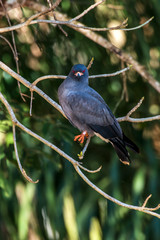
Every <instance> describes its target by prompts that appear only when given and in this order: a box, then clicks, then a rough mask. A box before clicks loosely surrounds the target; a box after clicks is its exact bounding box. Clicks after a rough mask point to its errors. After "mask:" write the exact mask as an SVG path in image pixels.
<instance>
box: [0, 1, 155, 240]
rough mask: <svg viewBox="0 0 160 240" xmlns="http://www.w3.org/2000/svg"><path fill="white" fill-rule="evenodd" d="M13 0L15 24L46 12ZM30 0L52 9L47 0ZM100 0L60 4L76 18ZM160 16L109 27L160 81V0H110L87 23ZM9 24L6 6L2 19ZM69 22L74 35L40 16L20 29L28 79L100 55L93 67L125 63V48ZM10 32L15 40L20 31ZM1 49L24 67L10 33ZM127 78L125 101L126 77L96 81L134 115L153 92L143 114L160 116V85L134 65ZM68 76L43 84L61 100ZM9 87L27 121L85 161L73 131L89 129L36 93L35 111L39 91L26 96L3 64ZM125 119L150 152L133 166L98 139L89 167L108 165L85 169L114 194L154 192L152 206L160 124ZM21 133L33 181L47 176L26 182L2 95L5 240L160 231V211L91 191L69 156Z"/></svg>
mask: <svg viewBox="0 0 160 240" xmlns="http://www.w3.org/2000/svg"><path fill="white" fill-rule="evenodd" d="M27 1H28V0H27ZM27 1H23V2H27ZM10 2H11V1H4V3H5V4H6V6H8V9H9V8H11V9H10V11H9V12H8V14H9V18H10V21H11V24H12V25H15V24H18V23H20V22H23V21H24V20H26V19H27V18H28V17H30V16H32V15H33V14H34V13H36V12H37V11H35V10H32V8H31V7H27V6H26V7H25V6H24V7H23V8H20V7H19V8H14V7H13V6H12V7H10V6H9V4H10ZM29 2H30V3H33V5H34V3H37V4H39V5H40V6H47V7H48V3H47V1H29ZM13 3H14V2H13ZM93 3H94V1H84V0H81V1H78V0H72V1H71V0H63V1H62V3H61V4H60V6H59V7H58V8H57V11H59V12H61V13H63V14H67V16H69V17H71V18H72V17H75V16H76V15H78V14H80V13H81V12H82V11H83V10H85V9H86V8H87V7H89V6H90V5H91V4H93ZM26 5H27V4H26ZM152 16H154V19H153V21H152V22H151V23H150V24H149V25H146V26H145V27H143V28H141V29H139V30H135V31H129V32H124V31H110V32H109V31H108V32H101V33H99V34H100V35H101V36H103V37H104V38H107V39H108V40H109V41H110V42H112V43H113V44H114V45H116V46H117V47H119V48H120V49H123V50H125V51H126V52H128V53H129V54H130V55H131V56H133V58H134V59H135V60H137V61H138V62H139V63H141V64H143V65H145V66H146V68H147V69H148V71H149V72H150V73H151V74H152V75H153V77H155V78H156V79H157V80H158V81H160V77H159V76H160V42H159V39H160V31H159V29H160V22H159V18H160V1H158V0H157V1H156V0H150V1H145V0H137V1H136V0H132V1H127V0H126V1H125V0H120V1H116V0H114V1H113V0H112V1H111V0H109V1H106V3H105V4H103V5H100V6H99V7H97V8H95V9H94V10H92V11H90V12H89V13H88V14H87V15H85V16H84V17H83V18H82V19H81V22H82V23H84V24H86V25H87V26H93V27H110V26H114V25H119V24H120V23H121V22H122V21H124V19H126V18H128V24H129V27H134V26H137V25H139V24H140V23H143V22H144V21H146V20H147V19H149V18H150V17H152ZM44 18H45V19H46V18H47V16H46V17H44ZM7 26H8V23H7V20H6V17H5V16H4V14H3V9H2V6H1V4H0V27H7ZM63 28H64V30H65V31H66V32H67V33H68V37H66V36H65V35H64V34H63V33H62V31H61V30H60V29H59V28H58V27H56V26H52V25H47V24H35V25H32V26H29V27H25V28H21V29H19V30H16V31H14V34H15V41H16V47H17V51H18V56H19V68H20V74H21V75H22V76H23V77H24V78H26V79H27V80H28V81H30V82H33V81H34V80H35V79H36V78H38V77H40V76H43V75H47V74H60V75H68V73H69V71H70V69H71V67H72V65H74V64H77V63H82V64H85V65H88V63H89V61H90V60H91V58H92V57H94V59H95V60H94V63H93V65H92V67H91V69H90V70H89V73H90V75H92V74H102V73H112V72H115V71H118V70H120V69H121V62H120V60H119V59H118V58H117V57H116V56H115V54H113V53H110V52H109V51H106V50H105V49H104V48H102V47H101V46H99V45H97V44H96V43H94V42H93V41H91V40H89V39H88V38H86V37H85V36H83V35H82V34H80V33H78V32H76V31H75V30H73V29H70V28H68V27H67V26H64V27H63ZM3 36H5V37H6V38H7V39H8V40H9V41H10V42H11V43H12V37H11V32H9V33H5V34H3ZM0 49H1V50H0V60H1V61H3V62H4V63H5V64H7V65H8V66H9V67H10V68H12V69H13V70H14V71H16V64H15V60H14V56H13V54H12V52H11V49H10V48H9V46H8V45H7V43H6V42H5V41H4V40H3V39H1V38H0ZM126 77H127V91H128V101H126V99H125V98H124V99H123V100H122V101H121V102H120V104H119V106H118V107H117V108H116V109H115V107H116V105H117V103H118V102H119V101H120V98H121V95H122V91H123V79H122V75H118V76H116V77H112V78H102V79H91V80H90V86H92V87H93V88H94V89H95V90H96V91H98V92H99V93H100V94H101V95H102V96H103V98H104V99H105V101H106V102H107V103H108V105H109V106H110V108H111V109H112V111H114V110H115V115H116V117H121V116H124V115H126V114H127V112H128V111H129V110H130V109H132V108H133V107H134V106H135V105H136V104H137V102H139V100H140V99H141V97H143V96H144V102H143V104H142V105H141V107H140V108H139V109H138V110H137V111H136V112H135V113H134V114H133V117H147V116H154V115H158V114H160V97H159V93H158V92H156V90H155V89H153V88H152V87H151V85H149V84H148V83H147V82H146V81H145V80H144V79H142V77H141V76H140V75H139V74H138V73H136V72H135V71H134V70H132V69H131V70H129V71H128V72H127V73H126ZM61 82H62V80H61V79H56V80H55V79H50V80H45V81H42V82H40V83H38V87H40V88H41V89H42V90H43V91H44V92H45V93H46V94H47V95H49V96H50V97H51V98H52V99H53V100H55V101H58V99H57V89H58V87H59V85H60V84H61ZM21 89H22V92H23V93H25V94H27V95H30V92H29V90H28V89H27V88H25V87H24V86H21ZM0 91H1V92H2V93H3V94H4V96H5V97H6V99H7V100H8V102H9V103H10V104H11V106H12V108H13V110H14V112H15V114H16V116H17V118H18V120H19V121H20V122H21V123H22V124H24V125H25V126H26V127H28V128H30V129H31V130H32V131H34V132H35V133H37V134H39V135H40V136H42V137H44V138H45V139H47V140H48V141H50V142H52V143H53V144H55V145H56V146H57V147H59V148H60V149H62V150H63V151H64V152H66V153H67V154H69V155H70V156H72V157H73V158H75V159H78V157H77V154H78V153H80V151H81V149H82V146H80V145H79V144H78V143H75V142H74V141H73V139H74V136H75V135H76V134H78V133H79V131H78V130H77V129H75V128H74V127H73V126H71V124H70V123H69V122H68V121H67V120H66V119H65V118H64V117H63V116H62V115H61V114H60V113H59V112H58V111H57V110H55V109H54V108H53V107H51V106H50V105H49V104H48V103H47V102H45V101H44V99H42V98H41V97H40V96H38V95H37V94H36V93H34V101H33V116H32V117H30V116H29V105H30V99H29V98H26V102H23V100H22V98H21V97H20V94H19V90H18V86H17V81H16V80H15V79H13V78H12V77H11V76H9V75H8V74H7V73H5V72H3V71H2V70H0ZM121 126H122V128H123V130H124V132H125V133H126V135H127V136H128V137H129V138H131V139H132V140H133V141H134V142H135V143H136V144H137V145H138V146H139V148H140V154H139V155H137V154H135V153H133V152H131V153H130V154H131V159H132V164H131V165H130V166H125V165H123V164H122V163H121V162H120V161H119V159H118V157H117V155H116V153H115V151H114V149H113V148H112V146H111V145H110V144H106V143H104V142H102V141H101V140H100V139H98V138H97V137H93V138H92V140H91V143H90V145H89V147H88V150H87V153H86V154H85V158H84V159H83V163H84V164H83V165H84V166H86V167H87V168H89V169H96V168H98V167H99V166H100V165H102V170H101V171H100V172H98V173H95V174H91V173H85V174H86V176H87V177H88V178H89V179H90V180H91V181H92V182H93V183H94V184H96V185H97V186H98V187H99V188H101V189H102V190H103V191H104V192H106V193H108V194H109V195H111V196H113V197H115V198H117V199H119V200H120V201H123V202H125V203H130V204H133V205H142V204H143V202H144V200H145V199H146V197H147V196H148V195H149V194H152V195H153V196H152V198H151V199H150V200H149V202H148V205H147V206H148V207H155V206H157V204H158V203H159V202H160V174H159V172H160V124H159V122H158V121H154V122H148V123H138V124H132V123H127V122H123V123H121ZM16 133H17V145H18V152H19V156H20V159H21V163H22V165H23V167H24V169H25V170H26V172H27V173H28V175H29V176H31V177H32V179H34V180H36V179H39V183H38V184H32V183H29V182H26V180H25V179H24V178H23V176H22V175H21V173H20V171H19V169H18V167H17V162H16V158H15V153H14V146H13V135H12V124H11V120H10V117H9V115H8V112H7V110H6V109H5V107H4V105H3V104H2V103H0V239H2V240H9V239H11V240H17V239H20V240H26V239H29V240H40V239H46V240H52V239H69V240H78V239H83V240H87V239H90V240H101V239H107V240H108V239H109V240H113V239H119V240H125V239H126V240H128V239H130V240H139V239H141V240H144V239H152V240H153V239H154V240H159V239H160V221H159V219H157V218H155V217H152V216H149V215H146V214H144V213H140V212H135V211H131V210H128V209H125V208H123V207H120V206H117V205H115V204H113V203H112V202H110V201H107V200H106V199H104V198H103V197H102V196H100V195H99V194H98V193H97V192H95V191H94V190H93V189H91V188H90V187H89V186H88V185H87V184H86V183H85V182H84V181H83V180H82V179H81V178H80V176H79V175H78V174H77V173H76V172H75V170H74V168H73V166H72V165H71V164H70V163H69V162H68V161H67V160H65V159H64V158H63V157H61V156H60V155H58V154H57V153H56V152H54V151H53V150H51V149H50V148H49V147H47V146H45V145H44V144H42V143H40V142H38V141H37V140H36V139H34V138H32V137H31V136H29V135H28V134H26V133H24V132H23V131H21V130H19V129H18V128H17V132H16ZM157 212H159V213H160V211H157Z"/></svg>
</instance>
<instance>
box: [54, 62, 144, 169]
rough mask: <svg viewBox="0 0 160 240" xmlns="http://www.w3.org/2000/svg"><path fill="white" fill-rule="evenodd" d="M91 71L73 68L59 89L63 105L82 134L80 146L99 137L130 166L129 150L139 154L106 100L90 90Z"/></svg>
mask: <svg viewBox="0 0 160 240" xmlns="http://www.w3.org/2000/svg"><path fill="white" fill-rule="evenodd" d="M88 75H89V74H88V69H87V68H86V67H85V66H84V65H83V64H77V65H74V66H73V67H72V69H71V71H70V73H69V75H68V77H67V78H66V79H65V80H64V81H63V83H62V84H61V85H60V87H59V89H58V98H59V102H60V105H61V107H62V109H63V111H64V113H65V115H66V117H67V118H68V120H69V121H70V123H71V124H72V125H73V126H75V127H76V128H78V129H79V130H80V131H81V132H82V133H81V134H80V135H78V136H76V137H75V139H74V140H75V141H77V140H78V141H79V142H81V143H83V142H84V139H85V138H87V137H88V136H89V137H91V136H93V135H94V134H95V135H98V136H99V137H101V138H102V139H104V140H105V141H109V142H110V143H111V144H112V145H113V147H114V149H115V151H116V153H117V155H118V157H119V159H120V161H121V162H122V163H124V164H128V165H129V163H130V158H129V153H128V151H127V149H126V146H127V147H129V148H131V149H132V150H134V151H135V152H137V153H138V152H139V149H138V147H137V146H136V145H135V144H134V143H133V142H132V141H131V140H130V139H128V138H127V137H126V136H125V135H124V133H123V132H122V129H121V127H120V125H119V123H118V121H117V120H116V118H115V116H114V115H113V113H112V112H111V110H110V109H109V107H108V105H107V104H106V103H105V101H104V100H103V98H102V97H101V96H100V95H99V94H98V93H97V92H96V91H95V90H94V89H93V88H91V87H89V86H88Z"/></svg>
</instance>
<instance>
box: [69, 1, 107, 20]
mask: <svg viewBox="0 0 160 240" xmlns="http://www.w3.org/2000/svg"><path fill="white" fill-rule="evenodd" d="M103 2H105V0H101V1H99V2H96V3H95V4H93V5H91V6H90V7H89V8H87V9H86V10H84V11H83V12H82V13H81V14H79V15H78V16H76V17H74V18H72V19H70V20H69V21H68V22H69V23H71V22H73V21H77V20H78V19H80V18H81V17H83V16H84V15H86V14H87V13H88V12H89V11H91V10H92V9H94V8H95V7H97V6H98V5H100V4H101V3H103Z"/></svg>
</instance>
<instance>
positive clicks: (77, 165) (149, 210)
mask: <svg viewBox="0 0 160 240" xmlns="http://www.w3.org/2000/svg"><path fill="white" fill-rule="evenodd" d="M0 67H1V68H2V69H3V70H5V71H6V72H8V73H9V74H10V75H11V76H13V77H14V78H16V79H17V80H19V81H20V82H22V83H23V84H24V85H25V86H26V87H28V88H30V86H31V84H30V83H29V82H28V81H27V80H25V79H24V78H22V77H21V76H20V75H18V74H17V73H15V72H14V71H12V70H11V69H10V68H8V67H7V66H6V65H5V64H4V63H2V62H0ZM33 89H34V90H36V92H37V93H38V94H40V96H42V97H43V98H44V99H46V101H48V102H49V103H52V101H53V100H51V99H50V98H49V97H48V96H47V95H46V94H44V93H43V92H42V91H41V90H40V89H38V88H37V87H35V86H34V87H33ZM42 93H43V94H44V95H43V94H42ZM0 99H1V101H2V102H3V104H4V105H5V107H6V108H7V110H8V112H9V114H10V117H11V120H12V124H13V126H14V127H13V136H14V146H15V151H17V146H16V137H15V126H17V127H19V128H20V129H22V130H23V131H24V132H26V133H28V134H29V135H31V136H33V137H34V138H36V139H38V140H39V141H41V142H42V143H44V144H45V145H47V146H49V147H50V148H52V149H53V150H55V151H56V152H57V153H59V154H60V155H61V156H63V157H64V158H65V159H67V160H68V161H69V162H71V163H72V165H73V166H74V168H75V170H76V171H77V173H78V174H79V176H80V177H81V178H82V179H83V180H84V181H85V182H86V183H87V184H88V185H89V186H90V187H92V188H93V189H94V190H95V191H97V192H98V193H99V194H101V195H102V196H104V197H105V198H106V199H108V200H110V201H112V202H114V203H116V204H118V205H120V206H122V207H125V208H129V209H133V210H137V211H140V212H144V213H146V214H149V215H152V216H155V217H157V218H160V214H158V213H155V212H154V211H155V210H158V209H159V208H160V204H159V205H158V206H157V207H155V208H146V204H147V202H148V199H149V197H148V198H147V199H146V200H145V202H144V204H143V205H142V207H138V206H134V205H129V204H126V203H123V202H121V201H119V200H117V199H115V198H113V197H111V196H110V195H108V194H107V193H105V192H103V191H102V190H101V189H100V188H98V187H97V186H96V185H94V184H93V183H92V182H91V181H90V180H89V179H88V178H87V177H86V176H85V175H84V174H83V173H82V171H81V170H80V168H82V169H83V170H85V171H87V172H90V173H95V172H98V171H100V169H101V167H100V168H98V169H97V170H94V171H93V170H88V169H86V168H85V167H83V166H81V165H80V163H79V162H77V161H76V160H74V159H73V158H71V157H70V156H68V155H67V154H66V153H64V152H63V151H62V150H60V149H59V148H58V147H57V146H55V145H54V144H52V143H50V142H49V141H47V140H45V139H44V138H42V137H40V136H39V135H37V134H36V133H34V132H32V131H31V130H30V129H28V128H26V127H25V126H24V125H22V124H21V123H20V122H19V121H18V120H17V119H16V116H15V114H14V112H13V110H12V108H11V106H10V105H9V103H8V102H7V100H6V99H5V98H4V96H3V95H2V93H0ZM54 103H55V102H54V101H53V103H52V104H51V105H53V106H54ZM134 109H135V108H134ZM130 112H131V111H130ZM16 157H17V161H18V165H19V167H20V169H21V172H22V174H23V176H24V177H25V178H26V179H27V180H30V181H33V180H32V179H31V178H29V177H28V176H27V175H26V173H25V171H24V170H23V168H21V164H20V160H19V157H18V151H17V153H16ZM36 182H37V181H36Z"/></svg>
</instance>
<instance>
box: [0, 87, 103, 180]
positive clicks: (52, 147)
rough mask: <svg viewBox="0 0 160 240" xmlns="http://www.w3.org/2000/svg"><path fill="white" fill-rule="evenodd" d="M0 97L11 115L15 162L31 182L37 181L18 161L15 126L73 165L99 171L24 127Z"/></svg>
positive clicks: (0, 96)
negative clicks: (88, 166) (82, 163)
mask: <svg viewBox="0 0 160 240" xmlns="http://www.w3.org/2000/svg"><path fill="white" fill-rule="evenodd" d="M0 99H1V101H2V102H3V104H4V105H5V107H6V108H7V110H8V113H9V115H10V117H11V120H12V124H13V126H14V127H13V136H14V147H15V153H16V158H17V162H18V166H19V169H20V171H21V173H22V174H23V176H24V177H25V178H26V179H27V180H28V181H30V182H33V183H37V181H36V182H34V181H33V180H32V179H31V178H30V177H28V176H27V174H26V172H25V170H24V169H23V168H22V166H21V163H20V160H19V156H18V151H17V146H16V135H15V126H17V127H19V128H20V129H22V130H23V131H24V132H26V133H28V134H29V135H31V136H32V137H34V138H36V139H37V140H39V141H40V142H42V143H44V144H45V145H47V146H48V147H50V148H51V149H53V150H54V151H56V152H57V153H59V154H60V155H61V156H62V157H64V158H65V159H67V160H68V161H69V162H71V163H72V164H73V165H78V166H79V167H80V168H82V169H83V170H85V171H87V172H93V173H94V172H96V171H99V170H93V171H92V170H89V169H87V168H85V167H83V166H81V164H80V163H79V162H78V161H76V160H74V159H73V158H71V157H70V156H69V155H67V154H66V153H64V152H63V151H62V150H60V149H59V148H58V147H57V146H55V145H54V144H52V143H50V142H49V141H47V140H46V139H44V138H42V137H40V136H39V135H38V134H36V133H34V132H32V131H31V130H30V129H29V128H27V127H25V126H24V125H23V124H21V123H20V122H19V121H18V120H17V118H16V116H15V114H14V112H13V110H12V108H11V106H10V105H9V103H8V102H7V100H6V99H5V97H4V96H3V94H2V93H1V92H0ZM98 169H99V168H98Z"/></svg>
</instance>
